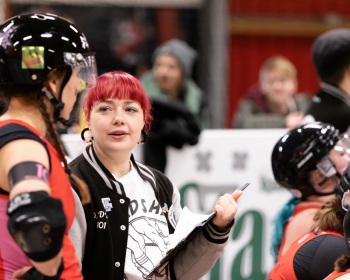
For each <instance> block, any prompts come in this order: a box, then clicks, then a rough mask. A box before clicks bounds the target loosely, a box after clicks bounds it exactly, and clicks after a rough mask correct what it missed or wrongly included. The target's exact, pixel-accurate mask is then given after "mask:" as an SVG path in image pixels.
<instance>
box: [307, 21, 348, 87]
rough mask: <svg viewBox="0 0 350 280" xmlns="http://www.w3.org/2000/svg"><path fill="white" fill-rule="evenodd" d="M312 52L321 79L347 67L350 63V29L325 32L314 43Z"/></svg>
mask: <svg viewBox="0 0 350 280" xmlns="http://www.w3.org/2000/svg"><path fill="white" fill-rule="evenodd" d="M311 54H312V58H313V63H314V65H315V68H316V71H317V74H318V76H319V77H320V78H321V80H323V79H325V78H327V77H330V76H332V75H334V73H335V72H337V71H339V70H342V69H345V67H347V66H348V65H349V63H350V30H349V29H347V28H339V29H334V30H330V31H328V32H325V33H323V34H322V35H320V36H319V37H317V38H316V40H315V42H314V43H313V45H312V48H311Z"/></svg>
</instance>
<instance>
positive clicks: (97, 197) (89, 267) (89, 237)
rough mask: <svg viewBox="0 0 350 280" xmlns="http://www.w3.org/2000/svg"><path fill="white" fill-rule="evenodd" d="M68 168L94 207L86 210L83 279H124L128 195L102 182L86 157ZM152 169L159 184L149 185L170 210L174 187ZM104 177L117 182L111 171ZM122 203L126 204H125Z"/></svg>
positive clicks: (171, 231) (139, 168)
mask: <svg viewBox="0 0 350 280" xmlns="http://www.w3.org/2000/svg"><path fill="white" fill-rule="evenodd" d="M96 160H97V159H96ZM131 160H132V162H133V164H134V166H136V168H137V170H138V171H139V174H140V176H141V177H142V178H143V179H144V180H149V178H147V177H146V176H144V175H143V174H142V173H141V172H140V170H141V168H142V167H140V166H138V165H137V164H136V163H135V161H134V159H133V158H131ZM99 164H101V163H99ZM101 165H102V164H101ZM69 166H70V169H71V170H72V172H73V174H75V175H77V176H78V177H79V178H81V179H83V180H84V181H85V182H86V183H87V185H88V187H89V190H90V195H91V203H89V204H87V205H84V206H83V207H84V212H85V216H86V217H87V219H86V223H87V233H86V242H85V251H84V256H83V264H82V265H83V269H82V272H83V275H84V279H85V280H96V279H104V280H115V279H124V278H123V277H124V265H125V256H126V250H127V247H126V244H127V239H128V225H129V218H128V210H129V205H130V199H129V198H128V197H126V196H125V192H122V194H124V195H122V194H119V193H118V192H117V191H116V190H113V189H111V188H109V187H107V186H106V183H105V181H104V180H103V178H102V177H101V176H100V175H99V173H98V172H97V171H96V170H95V169H94V168H93V167H92V166H91V165H90V164H89V163H88V162H87V160H86V159H85V158H84V156H83V155H80V156H79V157H77V158H76V159H74V160H73V161H72V162H71V163H70V164H69ZM101 168H102V166H101ZM149 169H150V170H151V171H152V172H153V174H154V175H153V176H154V177H155V180H156V186H154V184H153V182H151V181H150V183H151V185H152V186H153V187H154V190H155V195H156V198H157V199H158V200H159V204H160V205H164V203H166V204H167V205H168V206H169V207H170V206H171V205H172V194H173V186H172V184H171V183H170V181H169V180H167V179H166V177H165V175H164V174H162V173H160V172H159V171H156V170H154V169H151V168H149ZM103 171H106V168H105V167H103ZM105 174H106V175H108V176H107V177H108V178H109V179H110V180H114V181H115V179H114V178H110V176H111V175H110V173H109V171H108V172H106V173H105ZM112 177H113V176H112ZM71 183H72V185H73V187H74V188H75V187H76V186H75V183H74V181H71ZM101 198H109V199H110V204H111V205H113V208H111V209H110V210H111V211H109V212H106V210H105V208H104V206H103V203H102V201H101ZM120 201H123V203H121V202H120ZM107 213H108V219H107ZM91 217H95V219H91ZM167 221H168V219H167ZM101 223H102V224H101ZM104 223H106V224H104ZM99 224H101V225H103V226H104V230H99V229H98V225H99ZM122 225H125V226H126V229H125V230H124V231H121V230H120V227H121V226H122ZM168 228H169V232H170V233H173V231H174V229H173V228H172V226H171V225H170V224H169V223H168Z"/></svg>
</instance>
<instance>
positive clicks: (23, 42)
mask: <svg viewBox="0 0 350 280" xmlns="http://www.w3.org/2000/svg"><path fill="white" fill-rule="evenodd" d="M64 67H65V68H66V69H67V71H66V74H65V76H64V78H63V80H62V84H61V87H60V89H59V93H58V96H57V97H54V96H53V95H52V93H51V92H50V91H48V90H47V89H46V88H45V87H43V88H42V92H43V93H44V94H45V95H46V96H47V97H48V98H49V99H50V101H51V103H52V104H53V105H54V108H55V117H56V119H59V114H60V111H61V110H62V108H63V106H64V104H63V103H62V92H63V88H64V87H65V85H66V83H67V82H68V80H69V78H70V76H71V74H72V72H73V69H76V76H77V77H78V78H79V79H80V80H81V85H82V89H84V88H85V87H91V86H93V85H94V82H95V79H96V76H97V68H96V60H95V56H94V54H93V53H91V51H90V48H89V44H88V42H87V39H86V37H85V35H84V34H83V33H82V32H81V31H80V30H79V28H78V27H76V26H75V25H74V24H73V23H71V22H70V21H68V20H66V19H64V18H62V17H59V16H57V15H53V14H47V13H45V14H41V13H32V14H22V15H17V16H14V17H12V18H10V19H8V20H7V21H5V22H4V23H2V24H1V25H0V86H7V85H10V86H11V85H21V86H29V85H37V86H38V87H41V86H42V85H43V82H44V81H45V80H46V78H47V77H48V75H49V73H50V72H51V71H52V70H53V69H58V68H64ZM61 121H62V123H64V122H67V121H66V120H61Z"/></svg>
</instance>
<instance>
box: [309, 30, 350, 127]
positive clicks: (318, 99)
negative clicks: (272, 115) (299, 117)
mask: <svg viewBox="0 0 350 280" xmlns="http://www.w3.org/2000/svg"><path fill="white" fill-rule="evenodd" d="M311 53H312V59H313V63H314V67H315V69H316V72H317V75H318V78H319V79H320V81H321V84H320V89H319V90H318V92H317V94H316V96H315V97H314V98H313V101H312V104H311V106H310V107H309V108H308V109H307V110H306V113H305V118H304V123H306V122H309V121H315V120H316V121H321V122H326V123H330V124H332V125H334V126H335V127H336V128H337V129H339V131H340V132H341V133H342V132H345V131H346V130H347V129H348V127H349V125H350V71H349V67H350V29H345V28H344V29H343V28H341V29H333V30H330V31H327V32H325V33H323V34H321V35H320V36H319V37H318V38H317V39H316V40H315V42H314V44H313V46H312V49H311Z"/></svg>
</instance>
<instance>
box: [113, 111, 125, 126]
mask: <svg viewBox="0 0 350 280" xmlns="http://www.w3.org/2000/svg"><path fill="white" fill-rule="evenodd" d="M113 123H114V124H122V123H124V115H123V112H122V111H121V110H117V111H116V112H115V115H114V119H113Z"/></svg>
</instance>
